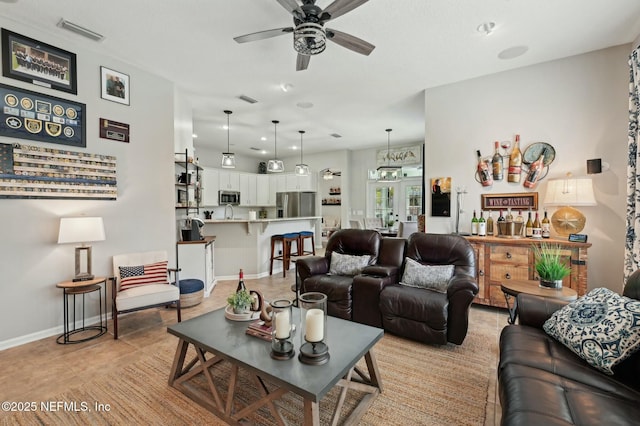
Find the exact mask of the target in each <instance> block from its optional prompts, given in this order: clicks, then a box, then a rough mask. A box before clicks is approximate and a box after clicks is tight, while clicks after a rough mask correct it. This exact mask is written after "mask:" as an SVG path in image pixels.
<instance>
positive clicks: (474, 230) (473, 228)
mask: <svg viewBox="0 0 640 426" xmlns="http://www.w3.org/2000/svg"><path fill="white" fill-rule="evenodd" d="M478 223H479V222H478V218H477V217H476V211H475V210H474V211H473V219H471V235H478Z"/></svg>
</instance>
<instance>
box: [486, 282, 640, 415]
mask: <svg viewBox="0 0 640 426" xmlns="http://www.w3.org/2000/svg"><path fill="white" fill-rule="evenodd" d="M623 294H624V295H625V296H627V297H631V298H634V299H640V271H637V272H636V273H634V274H633V275H632V276H631V277H630V278H629V280H628V281H627V285H626V286H625V290H624V293H623ZM566 303H567V302H561V301H554V300H551V299H547V298H542V297H538V296H533V295H526V294H520V295H518V314H519V318H520V323H519V324H518V325H509V326H507V327H505V328H504V329H503V331H502V333H501V336H500V363H499V366H498V383H499V392H500V403H501V405H502V425H550V426H553V425H594V426H595V425H597V426H601V425H637V424H640V353H635V354H634V355H632V356H631V357H630V358H628V359H626V360H625V361H623V362H622V363H620V364H619V365H618V366H617V367H615V368H614V373H615V374H614V375H613V376H610V375H607V374H604V373H602V372H600V371H598V370H596V369H595V368H593V367H591V366H590V365H589V364H587V362H586V361H583V360H582V359H581V358H580V357H578V356H577V355H575V354H574V353H573V352H571V351H570V350H569V349H567V348H566V347H565V346H564V345H563V344H562V343H560V342H558V341H556V340H555V339H553V338H552V337H550V336H548V335H547V334H546V333H545V332H544V330H543V329H542V325H543V324H544V322H545V321H546V320H547V319H548V318H549V317H550V316H551V315H552V314H553V312H555V311H556V310H558V309H560V308H561V307H562V306H564V305H565V304H566Z"/></svg>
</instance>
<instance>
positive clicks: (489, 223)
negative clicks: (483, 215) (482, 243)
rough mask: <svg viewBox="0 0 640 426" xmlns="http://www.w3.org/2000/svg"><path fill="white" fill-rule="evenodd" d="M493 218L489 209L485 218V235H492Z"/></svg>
mask: <svg viewBox="0 0 640 426" xmlns="http://www.w3.org/2000/svg"><path fill="white" fill-rule="evenodd" d="M493 232H494V231H493V218H492V217H491V211H489V217H488V218H487V235H488V236H490V237H493Z"/></svg>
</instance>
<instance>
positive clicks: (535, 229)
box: [531, 212, 542, 238]
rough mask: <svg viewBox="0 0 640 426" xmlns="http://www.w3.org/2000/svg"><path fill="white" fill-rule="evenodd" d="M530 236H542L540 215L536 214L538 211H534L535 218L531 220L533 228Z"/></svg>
mask: <svg viewBox="0 0 640 426" xmlns="http://www.w3.org/2000/svg"><path fill="white" fill-rule="evenodd" d="M531 237H532V238H542V225H541V224H540V217H539V216H538V212H536V218H535V220H534V221H533V230H532V234H531Z"/></svg>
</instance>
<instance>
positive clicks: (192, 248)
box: [178, 237, 216, 297]
mask: <svg viewBox="0 0 640 426" xmlns="http://www.w3.org/2000/svg"><path fill="white" fill-rule="evenodd" d="M214 248H215V240H214V239H213V238H212V237H205V239H204V240H203V241H188V242H187V241H180V242H178V268H179V269H180V272H179V278H180V279H181V280H186V279H189V278H195V279H198V280H202V282H203V283H204V296H205V297H208V296H209V294H211V290H213V287H214V286H215V285H216V278H215V273H214V272H215V271H214V257H213V256H214Z"/></svg>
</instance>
